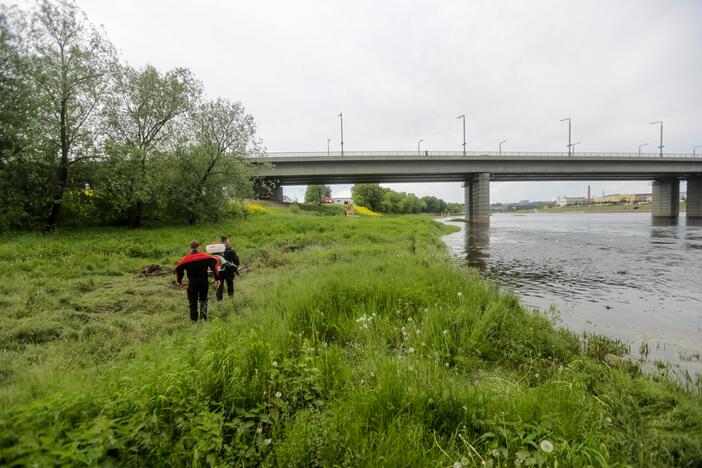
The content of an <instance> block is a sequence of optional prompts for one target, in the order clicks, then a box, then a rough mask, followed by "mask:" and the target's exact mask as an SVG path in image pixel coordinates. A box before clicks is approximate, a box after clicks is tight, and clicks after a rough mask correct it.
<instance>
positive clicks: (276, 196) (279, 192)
mask: <svg viewBox="0 0 702 468" xmlns="http://www.w3.org/2000/svg"><path fill="white" fill-rule="evenodd" d="M271 200H273V201H277V202H280V203H283V202H284V201H285V199H284V198H283V187H282V186H280V185H278V186H277V187H276V188H274V189H273V193H272V194H271Z"/></svg>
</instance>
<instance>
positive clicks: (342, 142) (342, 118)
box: [339, 112, 344, 156]
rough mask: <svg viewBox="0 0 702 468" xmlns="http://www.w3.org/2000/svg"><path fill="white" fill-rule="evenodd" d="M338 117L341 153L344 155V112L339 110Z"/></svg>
mask: <svg viewBox="0 0 702 468" xmlns="http://www.w3.org/2000/svg"><path fill="white" fill-rule="evenodd" d="M339 119H341V155H342V156H343V155H344V113H343V112H339Z"/></svg>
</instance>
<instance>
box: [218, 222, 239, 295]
mask: <svg viewBox="0 0 702 468" xmlns="http://www.w3.org/2000/svg"><path fill="white" fill-rule="evenodd" d="M221 240H222V243H223V244H224V246H225V247H224V254H223V255H222V256H223V257H224V263H223V267H224V269H223V270H222V271H221V272H220V273H219V275H220V279H221V280H222V281H220V284H219V287H218V288H217V300H218V301H221V300H222V298H223V297H224V284H225V283H226V284H227V294H228V295H229V298H230V299H233V298H234V275H236V274H237V273H238V270H239V257H238V256H237V254H236V252H235V251H234V249H233V248H232V246H231V245H229V236H222V237H221Z"/></svg>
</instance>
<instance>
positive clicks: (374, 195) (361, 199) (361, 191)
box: [351, 184, 387, 211]
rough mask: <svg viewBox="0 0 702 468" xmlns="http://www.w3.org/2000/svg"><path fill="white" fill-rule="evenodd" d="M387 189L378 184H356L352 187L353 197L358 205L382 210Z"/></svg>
mask: <svg viewBox="0 0 702 468" xmlns="http://www.w3.org/2000/svg"><path fill="white" fill-rule="evenodd" d="M386 190H387V189H384V188H383V187H381V186H380V185H378V184H356V185H354V186H353V187H352V188H351V198H352V199H353V202H354V203H355V204H356V205H361V206H365V207H366V208H369V209H371V210H373V211H381V209H382V203H383V196H384V195H385V192H386Z"/></svg>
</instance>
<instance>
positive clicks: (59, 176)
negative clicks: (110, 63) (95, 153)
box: [46, 99, 70, 231]
mask: <svg viewBox="0 0 702 468" xmlns="http://www.w3.org/2000/svg"><path fill="white" fill-rule="evenodd" d="M67 115H68V101H67V99H63V101H61V113H60V120H59V130H60V140H61V141H60V143H61V155H60V157H59V161H58V166H57V167H56V187H55V192H54V199H53V201H52V203H51V210H50V212H49V216H48V218H47V219H46V229H47V230H48V231H52V230H54V229H55V227H56V223H57V222H58V218H59V215H60V214H61V207H62V205H63V194H64V192H65V191H66V186H67V185H68V152H69V151H70V145H69V143H68V129H67V125H68V124H67V122H66V120H67Z"/></svg>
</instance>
